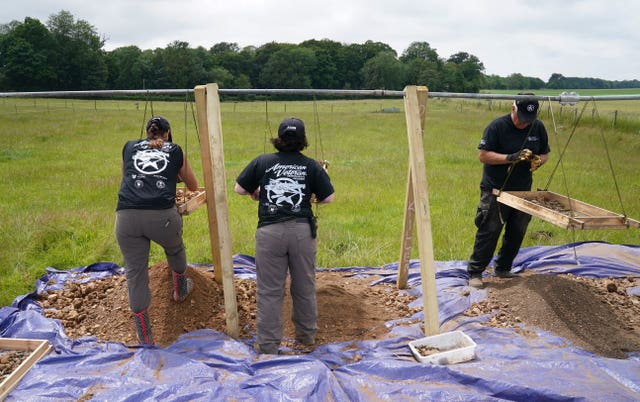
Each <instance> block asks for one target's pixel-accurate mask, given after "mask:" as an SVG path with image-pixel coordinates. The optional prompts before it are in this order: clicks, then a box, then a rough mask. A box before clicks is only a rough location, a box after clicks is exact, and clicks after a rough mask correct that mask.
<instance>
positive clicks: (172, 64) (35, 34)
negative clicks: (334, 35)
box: [0, 10, 640, 93]
mask: <svg viewBox="0 0 640 402" xmlns="http://www.w3.org/2000/svg"><path fill="white" fill-rule="evenodd" d="M104 44H105V40H104V39H102V38H101V37H100V35H99V33H98V32H97V31H96V29H95V27H93V26H92V25H91V24H89V23H88V22H87V21H84V20H81V19H75V17H74V16H73V15H72V14H71V13H69V12H68V11H64V10H62V11H60V12H59V13H57V14H53V15H51V16H50V17H49V19H48V21H47V23H46V25H45V24H42V23H41V22H40V21H39V20H38V19H34V18H30V17H26V18H25V19H24V21H22V22H20V21H11V22H10V23H7V24H3V25H0V91H2V92H9V91H74V90H100V89H114V90H118V89H141V88H142V89H167V88H193V87H194V86H196V85H200V84H204V83H209V82H216V83H218V85H219V87H220V88H242V89H244V88H300V89H309V88H313V89H386V90H402V89H403V88H404V87H405V86H406V85H424V86H427V87H428V88H429V90H430V91H435V92H464V93H474V92H479V90H480V89H514V90H517V89H541V88H558V89H571V88H638V87H640V82H639V81H638V80H631V81H606V80H601V79H596V78H577V77H564V76H562V75H561V74H558V73H554V74H553V75H552V76H551V77H550V78H549V81H548V82H544V81H542V80H541V79H539V78H535V77H526V76H523V75H521V74H517V73H516V74H512V75H510V76H508V77H500V76H497V75H486V74H485V73H484V71H485V68H484V65H483V63H482V62H481V61H480V60H479V59H478V58H477V57H476V56H474V55H472V54H469V53H466V52H459V53H456V54H454V55H452V56H450V57H449V58H443V57H441V56H440V55H438V53H437V51H436V50H435V49H433V48H431V46H430V45H429V43H428V42H413V43H411V44H410V45H409V47H408V48H407V49H406V50H404V52H403V53H402V54H401V55H400V56H398V54H397V53H396V51H395V50H394V49H392V48H391V47H390V46H389V45H387V44H385V43H381V42H373V41H366V42H365V43H363V44H343V43H340V42H336V41H332V40H328V39H322V40H315V39H313V40H307V41H304V42H302V43H299V44H291V43H277V42H270V43H266V44H264V45H262V46H259V47H255V46H246V47H243V48H240V47H239V46H238V45H237V44H236V43H229V42H219V43H216V44H214V45H213V46H212V47H211V48H209V49H205V48H204V47H201V46H199V47H196V48H192V47H190V45H189V43H187V42H182V41H174V42H172V43H170V44H168V45H167V46H166V47H165V48H156V49H153V50H151V49H146V50H143V49H140V48H138V47H137V46H124V47H119V48H117V49H114V50H112V51H105V50H104V49H103V48H104Z"/></svg>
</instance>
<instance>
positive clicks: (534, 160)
mask: <svg viewBox="0 0 640 402" xmlns="http://www.w3.org/2000/svg"><path fill="white" fill-rule="evenodd" d="M529 162H530V163H531V169H529V171H530V172H535V171H536V170H537V169H538V168H539V167H540V165H542V158H540V155H536V154H533V155H531V160H530V161H529Z"/></svg>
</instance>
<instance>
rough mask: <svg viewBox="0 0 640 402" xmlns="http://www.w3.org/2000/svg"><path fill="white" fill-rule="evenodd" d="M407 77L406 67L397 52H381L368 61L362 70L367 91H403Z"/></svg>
mask: <svg viewBox="0 0 640 402" xmlns="http://www.w3.org/2000/svg"><path fill="white" fill-rule="evenodd" d="M405 77H406V74H405V67H404V65H403V64H402V63H401V62H400V60H398V59H397V58H396V55H395V52H389V51H383V52H380V53H378V54H377V55H375V56H373V57H372V58H370V59H369V60H367V62H366V63H365V64H364V67H363V68H362V78H363V84H364V87H365V88H367V89H389V90H401V89H402V88H403V85H404V82H405Z"/></svg>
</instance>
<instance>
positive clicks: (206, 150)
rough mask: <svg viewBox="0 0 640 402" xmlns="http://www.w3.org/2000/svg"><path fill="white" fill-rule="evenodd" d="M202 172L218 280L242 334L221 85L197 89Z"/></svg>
mask: <svg viewBox="0 0 640 402" xmlns="http://www.w3.org/2000/svg"><path fill="white" fill-rule="evenodd" d="M194 95H195V101H196V113H197V118H198V136H199V139H200V151H201V159H202V173H203V176H204V185H205V190H206V193H207V215H208V220H209V240H210V242H211V253H212V260H213V268H214V274H215V279H216V282H218V283H220V282H222V289H223V292H224V308H225V315H226V318H227V334H228V335H229V336H231V337H234V338H237V337H238V336H239V335H240V326H239V324H238V305H237V300H236V292H235V285H234V277H233V254H232V251H231V231H230V230H229V208H228V203H227V187H226V175H225V168H224V147H223V142H222V119H221V117H220V97H219V95H218V85H217V84H207V85H206V86H205V85H198V86H196V87H195V89H194Z"/></svg>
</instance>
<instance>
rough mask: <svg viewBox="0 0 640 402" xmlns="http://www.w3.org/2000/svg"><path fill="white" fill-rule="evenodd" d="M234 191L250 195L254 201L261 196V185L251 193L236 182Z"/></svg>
mask: <svg viewBox="0 0 640 402" xmlns="http://www.w3.org/2000/svg"><path fill="white" fill-rule="evenodd" d="M233 191H235V192H236V193H238V194H240V195H250V196H251V199H253V200H254V201H258V198H259V197H260V187H258V188H256V191H254V192H253V193H249V192H248V191H247V190H245V189H244V187H242V186H241V185H239V184H238V183H236V185H235V187H234V188H233Z"/></svg>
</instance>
